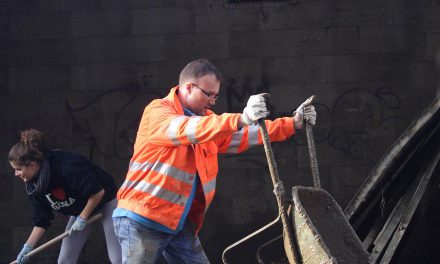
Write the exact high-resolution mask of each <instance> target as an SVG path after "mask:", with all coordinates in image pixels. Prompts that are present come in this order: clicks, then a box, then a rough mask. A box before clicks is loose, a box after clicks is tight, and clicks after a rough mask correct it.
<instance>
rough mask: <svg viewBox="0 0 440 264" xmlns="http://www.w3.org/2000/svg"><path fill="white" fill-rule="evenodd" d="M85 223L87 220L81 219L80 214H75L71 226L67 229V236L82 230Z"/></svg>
mask: <svg viewBox="0 0 440 264" xmlns="http://www.w3.org/2000/svg"><path fill="white" fill-rule="evenodd" d="M86 225H87V220H85V219H82V218H81V216H77V217H76V220H75V222H74V223H73V225H72V227H71V228H70V230H69V236H71V235H73V234H75V233H77V232H79V231H82V230H84V228H86Z"/></svg>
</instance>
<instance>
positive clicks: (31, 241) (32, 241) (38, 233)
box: [26, 226, 46, 248]
mask: <svg viewBox="0 0 440 264" xmlns="http://www.w3.org/2000/svg"><path fill="white" fill-rule="evenodd" d="M45 232H46V229H44V228H42V227H38V226H34V228H33V229H32V233H31V235H30V236H29V238H28V240H27V241H26V244H28V245H30V246H32V247H33V248H34V247H35V245H36V244H37V243H38V241H39V240H40V238H41V237H42V236H43V235H44V233H45Z"/></svg>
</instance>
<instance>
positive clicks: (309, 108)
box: [294, 96, 316, 126]
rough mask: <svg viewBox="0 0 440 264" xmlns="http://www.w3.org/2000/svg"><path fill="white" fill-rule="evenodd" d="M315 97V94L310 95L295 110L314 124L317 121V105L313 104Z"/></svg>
mask: <svg viewBox="0 0 440 264" xmlns="http://www.w3.org/2000/svg"><path fill="white" fill-rule="evenodd" d="M313 98H314V96H311V97H309V98H308V99H307V100H305V101H304V102H303V103H302V104H301V105H300V106H299V107H298V108H297V109H296V111H295V112H296V113H298V114H300V115H301V118H302V120H306V122H308V123H309V124H310V125H312V126H314V125H315V123H316V110H315V107H314V106H313V105H311V103H312V100H313ZM295 112H294V113H295Z"/></svg>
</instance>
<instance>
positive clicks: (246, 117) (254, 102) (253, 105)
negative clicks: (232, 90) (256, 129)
mask: <svg viewBox="0 0 440 264" xmlns="http://www.w3.org/2000/svg"><path fill="white" fill-rule="evenodd" d="M269 97H270V95H269V94H268V93H261V94H257V95H251V97H249V100H248V102H247V105H246V107H245V108H244V110H243V114H242V115H241V116H240V122H241V124H242V125H252V124H255V123H257V122H258V120H259V119H261V118H265V117H266V116H268V115H269V111H268V110H267V107H266V100H267V98H269Z"/></svg>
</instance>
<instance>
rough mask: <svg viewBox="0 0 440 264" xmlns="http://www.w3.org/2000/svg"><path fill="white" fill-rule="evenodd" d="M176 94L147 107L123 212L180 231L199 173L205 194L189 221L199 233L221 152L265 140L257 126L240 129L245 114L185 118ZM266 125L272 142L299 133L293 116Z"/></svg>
mask: <svg viewBox="0 0 440 264" xmlns="http://www.w3.org/2000/svg"><path fill="white" fill-rule="evenodd" d="M177 91H178V87H175V88H173V89H171V91H170V93H169V94H168V96H167V97H165V98H163V99H157V100H154V101H152V102H151V103H150V104H149V105H148V106H147V107H146V108H145V110H144V113H143V116H142V119H141V122H140V125H139V130H138V132H137V137H136V142H135V145H134V153H133V157H132V158H131V160H130V165H129V169H128V173H127V176H126V179H125V181H124V183H123V184H122V186H121V188H120V189H119V191H118V195H117V198H118V208H124V209H127V210H130V211H132V212H134V213H137V214H139V215H142V216H144V217H146V218H148V219H150V220H153V221H156V222H158V223H160V224H162V225H164V226H167V227H169V228H171V229H173V230H175V229H176V227H177V225H178V223H179V220H180V218H181V216H182V213H183V211H184V208H185V205H186V203H187V201H188V197H189V195H190V193H191V188H192V183H193V181H194V177H195V176H196V172H197V173H198V175H199V177H200V182H201V186H202V188H201V189H200V192H201V190H203V194H200V193H199V195H196V198H195V200H194V202H193V205H192V208H191V212H190V215H189V216H188V217H189V218H190V220H191V221H192V222H193V223H194V224H196V231H199V230H200V228H201V226H202V224H203V218H204V213H205V211H206V210H207V209H208V207H209V205H210V204H211V202H212V199H213V198H214V194H215V187H216V178H217V172H218V164H217V153H239V152H242V151H245V150H247V149H248V148H249V147H251V146H254V145H258V144H262V137H261V134H260V132H259V127H258V125H256V126H247V127H244V128H242V129H240V130H238V131H237V124H238V121H239V118H240V114H231V113H225V114H222V115H216V114H214V113H213V112H211V111H207V113H206V116H191V117H190V116H185V115H184V112H183V108H182V105H181V103H180V101H179V99H178V96H177V93H176V92H177ZM266 124H267V128H268V132H269V136H270V139H271V141H281V140H285V139H287V138H288V137H290V136H291V135H293V133H294V128H293V119H292V118H290V117H284V118H278V119H276V120H274V121H266ZM198 197H199V198H198ZM200 197H202V198H201V199H200ZM203 198H204V201H201V200H203Z"/></svg>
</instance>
